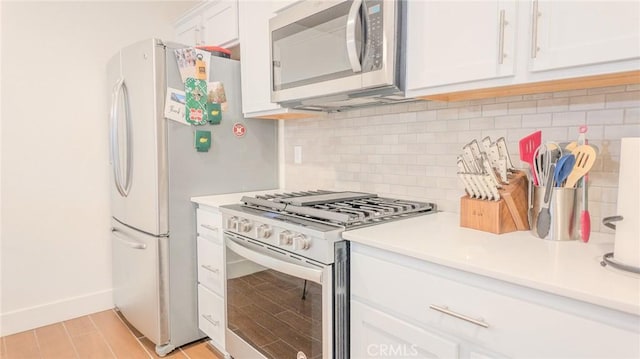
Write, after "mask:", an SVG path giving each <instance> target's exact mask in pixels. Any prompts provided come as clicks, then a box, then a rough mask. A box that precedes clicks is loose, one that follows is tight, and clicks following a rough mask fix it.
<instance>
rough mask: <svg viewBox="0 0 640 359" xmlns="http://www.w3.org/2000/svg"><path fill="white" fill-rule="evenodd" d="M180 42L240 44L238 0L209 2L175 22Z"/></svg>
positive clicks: (194, 44)
mask: <svg viewBox="0 0 640 359" xmlns="http://www.w3.org/2000/svg"><path fill="white" fill-rule="evenodd" d="M174 29H175V34H176V41H178V42H179V43H181V44H184V45H189V46H199V45H208V46H223V47H225V46H226V47H231V46H235V45H237V44H238V0H218V1H206V2H203V3H202V4H200V5H198V6H196V7H194V8H193V9H191V10H189V11H188V12H186V13H185V14H184V15H183V16H182V17H181V18H180V19H178V20H177V21H176V23H175V25H174Z"/></svg>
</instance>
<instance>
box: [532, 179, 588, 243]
mask: <svg viewBox="0 0 640 359" xmlns="http://www.w3.org/2000/svg"><path fill="white" fill-rule="evenodd" d="M530 185H531V186H533V194H532V198H531V200H532V202H533V203H532V204H531V205H530V206H529V210H530V211H531V213H530V218H531V233H532V234H533V235H534V236H536V237H538V238H540V237H539V236H538V228H537V223H538V213H540V209H541V208H542V205H543V203H544V191H545V188H544V187H539V186H535V185H533V184H532V183H530ZM552 192H553V193H552V196H551V201H550V203H549V210H550V212H551V227H550V230H549V234H547V236H546V237H545V238H544V239H549V240H554V241H570V240H576V239H578V237H579V234H580V232H579V228H578V220H579V206H578V198H577V197H578V195H577V189H576V188H564V187H554V188H553V189H552Z"/></svg>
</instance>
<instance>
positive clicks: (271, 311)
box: [220, 191, 436, 359]
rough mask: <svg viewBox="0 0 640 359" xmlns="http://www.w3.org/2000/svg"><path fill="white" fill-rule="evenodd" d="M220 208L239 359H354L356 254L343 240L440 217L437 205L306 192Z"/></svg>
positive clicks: (232, 336) (231, 337)
mask: <svg viewBox="0 0 640 359" xmlns="http://www.w3.org/2000/svg"><path fill="white" fill-rule="evenodd" d="M241 202H242V203H241V204H236V205H228V206H222V207H220V210H221V212H222V215H223V225H224V239H225V246H226V248H227V299H226V309H227V328H226V338H227V339H226V349H227V351H228V352H229V353H230V354H231V356H233V357H234V358H236V359H244V358H274V359H289V358H291V359H294V358H296V359H305V358H323V359H329V358H335V359H345V358H348V357H349V310H348V306H349V285H348V280H349V249H348V242H347V241H344V240H343V239H342V232H343V231H346V230H350V229H353V228H358V227H362V226H369V225H375V224H378V223H382V222H385V221H392V220H398V219H403V218H407V217H411V216H417V215H423V214H428V213H433V212H435V211H436V206H435V205H434V204H432V203H424V202H416V201H406V200H398V199H391V198H382V197H378V196H377V195H375V194H371V193H360V192H331V191H305V192H292V193H280V194H269V195H261V196H256V197H243V198H242V199H241Z"/></svg>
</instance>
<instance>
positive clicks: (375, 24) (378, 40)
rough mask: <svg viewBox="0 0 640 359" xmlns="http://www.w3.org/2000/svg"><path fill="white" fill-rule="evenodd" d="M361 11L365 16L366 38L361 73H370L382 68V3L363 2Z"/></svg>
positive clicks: (370, 0)
mask: <svg viewBox="0 0 640 359" xmlns="http://www.w3.org/2000/svg"><path fill="white" fill-rule="evenodd" d="M365 6H366V7H364V9H363V11H365V14H364V16H363V18H364V19H365V26H366V28H367V32H366V33H367V38H366V41H367V42H366V45H365V53H364V58H363V59H362V71H363V72H370V71H376V70H380V69H381V68H382V62H383V59H382V55H383V54H384V50H383V42H384V30H383V28H384V27H383V25H384V24H383V14H384V4H383V1H380V0H378V1H375V0H369V1H367V2H365Z"/></svg>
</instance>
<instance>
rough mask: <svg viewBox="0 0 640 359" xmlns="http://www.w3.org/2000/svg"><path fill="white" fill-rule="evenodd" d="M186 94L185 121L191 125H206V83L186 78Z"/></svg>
mask: <svg viewBox="0 0 640 359" xmlns="http://www.w3.org/2000/svg"><path fill="white" fill-rule="evenodd" d="M184 92H185V94H186V97H187V98H186V104H185V105H186V113H185V116H186V120H187V122H189V123H190V124H192V125H196V126H199V125H204V124H206V123H207V118H208V116H207V82H206V81H204V80H197V79H194V78H191V77H189V78H187V81H186V82H185V85H184Z"/></svg>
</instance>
